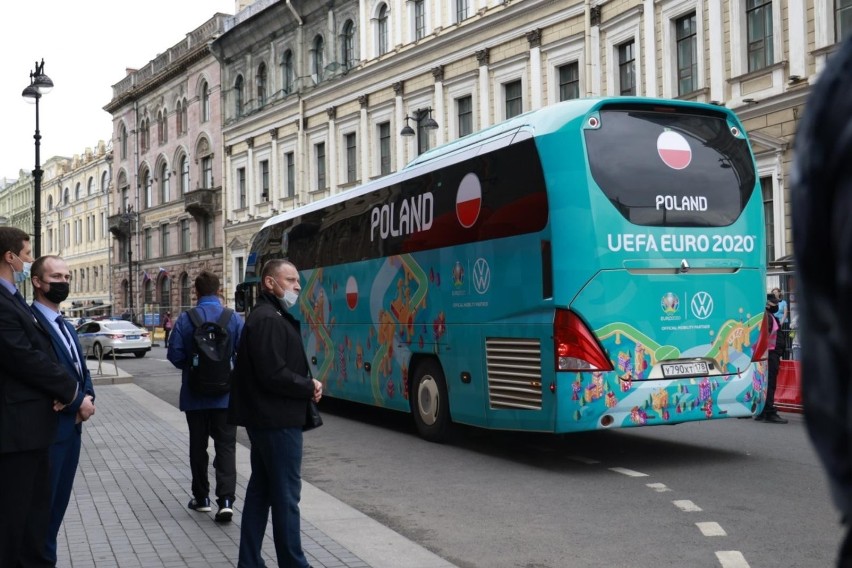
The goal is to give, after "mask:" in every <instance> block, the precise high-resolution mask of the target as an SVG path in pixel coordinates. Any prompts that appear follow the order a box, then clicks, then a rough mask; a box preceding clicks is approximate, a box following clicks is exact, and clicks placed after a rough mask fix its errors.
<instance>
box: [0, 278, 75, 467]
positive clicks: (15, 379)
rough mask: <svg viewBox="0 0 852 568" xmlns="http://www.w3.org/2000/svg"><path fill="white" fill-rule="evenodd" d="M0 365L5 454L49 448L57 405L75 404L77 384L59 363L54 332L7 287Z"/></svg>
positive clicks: (1, 292) (0, 442)
mask: <svg viewBox="0 0 852 568" xmlns="http://www.w3.org/2000/svg"><path fill="white" fill-rule="evenodd" d="M0 361H2V364H0V453H7V452H20V451H26V450H38V449H44V448H47V447H48V446H50V445H51V444H52V443H53V439H54V437H55V436H56V428H57V425H58V424H59V414H58V413H57V412H54V410H53V401H54V400H59V401H61V402H64V403H70V402H73V401H74V398H75V394H76V392H77V380H76V379H75V378H73V377H72V376H71V375H70V374H69V373H68V371H66V370H65V367H63V366H62V365H60V364H59V363H58V362H57V358H56V353H55V352H54V351H53V345H52V344H51V343H50V332H49V331H48V330H46V329H45V328H44V327H42V325H41V324H40V323H38V321H36V319H35V316H34V315H33V313H32V312H31V311H30V308H29V306H26V305H24V304H22V303H21V301H20V300H18V299H17V298H15V296H14V295H12V294H10V293H9V291H8V290H6V288H5V287H3V286H0Z"/></svg>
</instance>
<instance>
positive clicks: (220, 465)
mask: <svg viewBox="0 0 852 568" xmlns="http://www.w3.org/2000/svg"><path fill="white" fill-rule="evenodd" d="M218 292H219V277H218V276H216V275H215V274H213V273H212V272H208V271H206V270H204V271H202V272H201V273H200V274H199V275H198V276H197V277H196V278H195V293H196V296H197V297H198V304H197V306H196V307H195V308H193V309H191V310H187V311H185V312H183V313H182V314H181V315H180V316H179V317H178V319H177V321H176V322H175V324H174V328H173V330H172V334H171V338H170V340H169V348H168V349H169V350H168V359H169V361H171V362H172V364H173V365H174V366H175V367H177V368H178V369H181V370H182V377H181V379H182V384H181V388H180V410H181V411H183V412H184V413H185V414H186V423H187V425H188V426H189V464H190V469H191V470H192V499H191V500H190V502H189V505H188V507H189V508H190V509H192V510H194V511H199V512H207V511H210V510H211V508H210V498H209V492H210V482H209V481H208V479H207V467H208V463H209V457H208V455H207V446H208V439H209V438H213V446H214V448H215V450H216V457H215V459H214V460H213V468H214V469H215V470H216V497H217V503H218V505H219V510H218V511H217V512H216V516H215V520H216V521H217V522H222V523H225V522H228V521H230V520H231V517H232V516H233V514H234V509H233V506H234V497H235V495H234V493H235V491H236V486H237V465H236V448H237V427H236V426H233V425H231V424H228V403H229V401H230V386H231V385H230V371H231V368H232V367H233V361H234V357H235V354H236V352H237V344H238V342H239V339H240V333H241V332H242V329H243V321H242V318H241V317H240V316H239V315H237V314H236V313H235V312H234V311H233V310H231V309H228V308H225V307H223V306H222V303H221V302H220V301H219V296H218Z"/></svg>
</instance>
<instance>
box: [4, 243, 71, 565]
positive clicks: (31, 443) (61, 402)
mask: <svg viewBox="0 0 852 568" xmlns="http://www.w3.org/2000/svg"><path fill="white" fill-rule="evenodd" d="M31 262H32V256H31V248H30V242H29V236H28V235H27V234H26V233H25V232H24V231H22V230H20V229H17V228H15V227H0V361H3V362H4V364H3V365H0V503H2V504H3V508H4V510H5V511H6V514H4V515H0V566H3V567H4V568H5V567H7V566H8V567H10V568H12V567H17V566H28V567H29V566H53V565H52V564H49V563H47V562H45V560H44V558H43V551H44V540H45V534H47V527H48V523H49V520H50V479H49V457H48V449H49V448H50V445H51V444H52V443H53V440H54V437H55V436H56V428H57V423H58V411H60V410H62V409H63V408H64V407H65V406H66V405H67V404H71V403H73V402H74V400H76V398H77V381H76V380H75V379H74V378H73V377H71V375H70V374H69V373H68V371H67V370H66V369H65V368H64V367H62V366H61V365H60V364H59V363H58V362H57V359H56V354H55V353H54V351H53V347H52V346H51V343H50V333H49V332H48V330H46V329H45V328H44V327H43V326H42V325H41V324H40V323H38V320H36V319H35V316H34V315H33V313H32V311H30V307H29V306H28V305H27V303H26V301H25V300H24V298H23V296H21V294H20V292H18V290H17V288H16V287H15V283H16V282H24V281H26V279H27V278H28V276H29V275H28V273H29V270H30V263H31Z"/></svg>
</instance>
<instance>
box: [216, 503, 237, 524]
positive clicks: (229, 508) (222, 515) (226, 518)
mask: <svg viewBox="0 0 852 568" xmlns="http://www.w3.org/2000/svg"><path fill="white" fill-rule="evenodd" d="M233 516H234V503H233V502H232V501H231V500H230V499H221V500H220V501H219V510H218V511H216V516H215V517H214V519H215V520H216V522H217V523H228V522H230V521H231V517H233Z"/></svg>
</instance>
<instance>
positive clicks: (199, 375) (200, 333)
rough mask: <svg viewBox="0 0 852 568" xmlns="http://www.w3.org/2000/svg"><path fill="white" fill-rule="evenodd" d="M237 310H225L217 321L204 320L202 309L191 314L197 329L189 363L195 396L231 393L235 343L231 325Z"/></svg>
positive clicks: (188, 312)
mask: <svg viewBox="0 0 852 568" xmlns="http://www.w3.org/2000/svg"><path fill="white" fill-rule="evenodd" d="M233 313H234V310H232V309H230V308H225V309H223V310H222V315H221V316H219V319H218V320H217V321H215V322H214V321H204V320H203V319H202V318H201V312H200V310H199V309H198V308H193V309H191V310H189V311H187V314H188V315H189V320H190V321H191V322H192V325H193V326H195V331H194V332H193V333H192V345H191V346H190V364H189V388H190V390H191V391H192V392H193V393H194V394H198V395H204V396H220V395H223V394H226V393H228V392H229V391H230V390H231V358H232V357H233V355H234V342H233V339H232V338H231V334H230V332H229V331H228V322H229V321H231V315H232V314H233Z"/></svg>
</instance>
